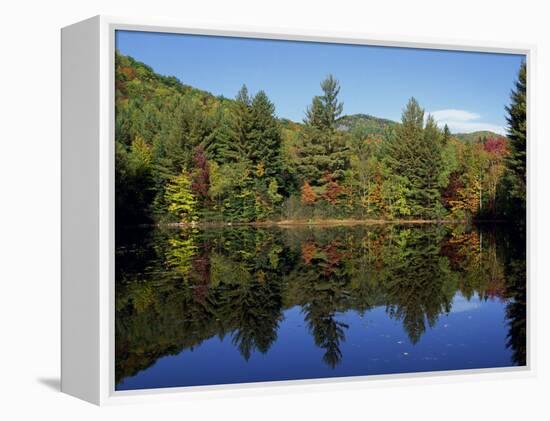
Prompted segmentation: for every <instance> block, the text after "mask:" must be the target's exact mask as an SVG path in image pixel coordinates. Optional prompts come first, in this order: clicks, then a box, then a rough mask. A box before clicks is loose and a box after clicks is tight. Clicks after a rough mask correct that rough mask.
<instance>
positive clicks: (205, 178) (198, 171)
mask: <svg viewBox="0 0 550 421" xmlns="http://www.w3.org/2000/svg"><path fill="white" fill-rule="evenodd" d="M209 189H210V168H209V165H208V158H207V157H206V154H205V153H204V148H203V147H202V146H200V145H199V146H197V147H196V148H195V149H194V150H193V172H192V180H191V191H192V192H193V194H194V195H195V197H196V198H197V200H198V202H199V203H200V204H201V205H203V206H206V205H208V204H209V202H210V198H209V196H208V190H209Z"/></svg>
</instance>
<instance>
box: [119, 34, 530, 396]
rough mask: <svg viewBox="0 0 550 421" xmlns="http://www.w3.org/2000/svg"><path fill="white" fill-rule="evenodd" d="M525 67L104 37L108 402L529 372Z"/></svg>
mask: <svg viewBox="0 0 550 421" xmlns="http://www.w3.org/2000/svg"><path fill="white" fill-rule="evenodd" d="M526 85H527V69H526V57H525V56H522V55H516V54H501V53H499V54H496V53H481V52H467V51H446V50H435V49H415V48H397V47H381V46H369V45H347V44H338V43H328V42H297V41H288V40H268V39H253V38H239V37H222V36H198V35H186V34H169V33H154V32H140V31H117V32H116V52H115V87H114V89H115V114H116V117H115V151H116V152H115V158H116V159H115V173H116V178H115V198H116V203H115V219H116V235H115V237H116V240H115V242H116V261H115V297H116V299H115V339H116V340H115V343H116V346H115V389H116V390H137V389H153V388H169V387H183V386H199V385H220V384H234V383H247V382H267V381H279V380H300V379H319V378H336V377H347V376H369V375H380V374H403V373H420V372H436V371H448V370H467V369H487V368H499V367H513V366H524V365H526V360H527V351H526V348H527V338H526V306H527V302H526V234H525V230H526V131H527V127H526V91H527V89H526V88H527V86H526Z"/></svg>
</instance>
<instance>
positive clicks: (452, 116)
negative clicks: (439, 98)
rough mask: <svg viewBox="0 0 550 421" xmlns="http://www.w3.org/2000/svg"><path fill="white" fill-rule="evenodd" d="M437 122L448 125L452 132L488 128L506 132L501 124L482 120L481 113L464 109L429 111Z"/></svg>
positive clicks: (440, 124)
mask: <svg viewBox="0 0 550 421" xmlns="http://www.w3.org/2000/svg"><path fill="white" fill-rule="evenodd" d="M430 114H431V115H432V116H433V118H434V119H435V121H436V122H437V124H438V125H439V126H440V127H443V126H444V125H445V124H446V125H447V126H449V129H450V130H451V132H452V133H472V132H477V131H480V130H489V131H491V132H495V133H498V134H502V135H504V134H506V130H505V128H504V127H502V126H498V125H496V124H492V123H487V122H485V121H483V120H482V118H481V115H479V114H477V113H472V112H470V111H466V110H454V109H448V110H437V111H433V112H431V113H430Z"/></svg>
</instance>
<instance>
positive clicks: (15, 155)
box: [0, 0, 550, 420]
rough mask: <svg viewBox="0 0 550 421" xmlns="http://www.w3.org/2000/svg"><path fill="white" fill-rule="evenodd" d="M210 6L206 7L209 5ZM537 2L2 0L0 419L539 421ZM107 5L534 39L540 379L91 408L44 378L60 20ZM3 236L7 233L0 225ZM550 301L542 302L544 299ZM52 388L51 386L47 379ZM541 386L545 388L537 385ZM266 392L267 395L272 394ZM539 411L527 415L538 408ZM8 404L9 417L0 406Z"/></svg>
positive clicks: (540, 85) (49, 343) (545, 351)
mask: <svg viewBox="0 0 550 421" xmlns="http://www.w3.org/2000/svg"><path fill="white" fill-rule="evenodd" d="M214 3H215V4H214ZM544 3H545V2H542V1H534V0H533V1H531V0H523V1H517V0H516V1H508V0H500V1H480V0H474V1H472V0H461V1H454V2H443V1H441V0H439V1H437V0H434V1H422V0H418V1H414V0H403V1H390V0H383V1H377V2H369V3H368V4H367V1H365V0H360V1H357V2H352V1H347V0H338V1H327V0H314V1H298V0H277V1H271V2H269V3H267V2H261V1H259V0H256V1H246V0H231V1H223V0H220V1H216V2H214V1H209V0H200V1H189V0H188V1H185V0H183V1H182V0H180V1H169V0H154V1H148V2H147V1H142V0H120V1H116V0H110V1H108V0H95V1H74V0H73V1H60V0H57V1H56V0H51V1H38V0H37V1H30V0H19V1H10V2H9V3H7V1H6V2H4V3H3V4H2V6H1V8H2V13H1V16H2V18H3V19H2V24H1V25H0V31H1V38H0V39H1V40H2V44H1V45H2V48H1V49H0V54H1V55H0V57H1V59H0V108H1V110H0V116H1V120H0V121H1V125H0V141H1V143H0V182H1V186H2V188H1V190H0V198H1V206H0V224H1V227H2V230H1V231H0V232H1V237H0V238H1V241H0V247H1V248H2V250H1V254H0V256H1V259H0V262H1V264H0V274H1V275H0V288H1V290H0V291H1V292H0V297H1V302H0V320H1V324H0V326H1V338H2V339H1V341H0V342H1V344H2V345H1V346H0V355H1V358H0V364H1V371H0V373H1V385H0V388H1V392H2V395H3V398H2V404H1V405H0V418H3V419H10V420H11V419H23V418H29V419H40V418H42V417H44V418H53V417H59V418H60V419H67V420H73V419H78V420H87V419H96V418H99V417H100V416H101V417H102V419H105V420H109V419H121V417H124V418H126V419H132V420H141V419H143V420H145V419H159V420H161V419H166V418H167V417H171V416H173V417H179V418H183V417H185V418H187V419H201V420H202V419H207V418H212V419H216V418H217V419H220V420H226V419H233V418H235V419H259V418H262V419H268V420H269V419H277V420H281V419H285V418H282V417H288V419H314V420H315V419H331V420H335V419H338V420H344V419H357V418H359V417H360V418H370V419H382V418H384V419H403V420H404V419H410V418H416V417H418V418H419V419H423V420H431V419H434V420H435V419H437V420H441V419H444V420H454V419H460V420H463V419H465V418H466V417H468V418H470V419H484V418H487V419H488V418H491V419H497V420H508V419H510V420H513V419H519V418H525V419H533V420H535V419H543V418H545V417H544V416H543V414H545V415H546V418H547V417H548V415H550V409H549V407H550V405H549V403H548V402H549V400H548V390H550V382H549V365H548V362H547V358H548V355H550V349H549V347H548V334H549V332H550V329H549V328H548V326H549V310H548V308H549V306H547V305H546V306H544V302H545V301H547V300H548V299H550V295H549V294H550V288H549V287H548V285H549V282H548V281H549V280H550V276H548V275H550V273H549V270H548V268H547V267H546V266H545V265H544V261H543V259H545V258H546V256H547V253H548V252H547V251H546V250H545V249H544V246H545V241H544V239H545V237H546V235H547V234H550V233H549V232H548V222H547V221H546V220H544V219H543V217H545V216H546V215H547V214H548V199H546V198H545V197H544V193H545V192H546V191H547V188H546V187H547V183H548V181H546V180H550V174H549V172H548V168H550V165H548V164H546V162H545V159H544V158H545V157H547V156H548V142H547V141H546V140H545V139H550V136H549V134H550V133H549V130H548V125H545V124H544V123H547V120H548V117H547V116H548V115H550V108H549V99H550V97H549V83H550V82H549V79H548V75H549V74H550V44H549V42H548V40H549V39H550V29H549V25H548V16H549V14H548V12H547V11H545V10H544V8H543V4H544ZM98 13H102V14H111V15H122V16H123V15H131V16H135V15H137V16H140V15H141V16H155V17H159V18H163V17H167V18H172V19H181V20H182V21H184V22H196V23H201V22H205V23H207V22H213V23H227V22H230V23H235V24H246V25H266V26H270V27H283V28H284V27H287V28H293V27H294V28H311V29H325V30H326V29H328V30H331V31H338V30H343V31H352V32H366V33H373V34H381V35H395V36H397V37H399V38H401V37H402V36H408V35H410V36H417V37H435V38H437V37H442V38H445V39H448V38H456V39H459V40H462V41H463V42H464V43H467V42H468V40H489V41H508V42H526V43H536V44H538V47H539V50H538V57H537V62H538V65H537V68H536V76H537V79H536V80H537V90H536V92H535V94H536V103H535V107H536V114H535V116H534V117H535V118H536V119H537V121H536V125H535V126H534V127H532V128H533V129H535V130H536V136H537V139H535V140H536V141H537V154H536V156H532V158H534V159H535V160H537V161H538V163H539V165H538V166H537V174H535V176H536V177H537V178H538V184H537V191H536V192H537V193H538V198H537V214H538V219H537V221H536V224H537V225H536V226H535V227H534V230H535V231H536V232H537V233H538V236H537V244H536V245H535V247H537V248H538V249H539V250H540V251H539V252H538V253H536V254H535V255H534V256H533V257H534V258H535V259H534V263H535V267H534V275H535V276H536V278H535V282H537V289H536V294H537V297H535V299H536V300H537V302H538V305H537V309H538V311H539V314H538V318H537V324H536V326H535V328H536V333H537V341H536V342H535V345H536V348H537V354H538V367H539V375H538V377H537V378H532V379H524V380H512V381H500V380H497V381H495V380H491V381H482V382H479V381H478V382H471V381H470V382H465V383H453V384H447V385H433V384H426V385H421V386H412V387H410V386H409V387H380V388H369V389H365V390H355V389H354V390H344V391H337V392H331V393H330V394H329V393H311V394H299V395H284V396H280V395H279V396H278V395H265V396H261V397H250V398H241V399H238V400H235V399H232V400H229V399H224V400H215V401H211V402H206V401H197V402H192V403H189V402H187V403H185V404H177V403H176V404H163V405H141V406H137V407H135V406H129V407H113V408H103V409H98V408H96V407H93V406H91V405H89V404H86V403H83V402H80V401H78V400H76V399H74V398H71V397H69V396H65V395H62V394H60V393H58V392H56V391H54V390H53V388H52V387H50V386H51V385H52V384H53V385H56V384H57V382H58V378H59V365H60V364H59V330H60V329H59V324H60V318H59V305H60V302H59V295H60V288H59V274H60V265H59V249H60V235H59V229H60V223H59V211H60V206H59V192H60V179H59V174H60V171H59V168H60V140H59V127H60V125H59V115H60V113H59V109H60V107H59V106H60V104H59V100H60V94H59V87H60V73H59V71H60V33H59V28H60V27H62V26H65V25H68V24H71V23H73V22H76V21H77V20H81V19H84V18H87V17H90V16H92V15H95V14H98ZM6 233H7V235H6ZM546 297H548V298H546ZM55 387H57V386H55ZM544 387H545V388H546V390H543V388H544ZM271 393H273V392H272V391H271ZM537 412H538V415H535V414H537ZM7 413H11V414H10V415H8V416H6V414H7Z"/></svg>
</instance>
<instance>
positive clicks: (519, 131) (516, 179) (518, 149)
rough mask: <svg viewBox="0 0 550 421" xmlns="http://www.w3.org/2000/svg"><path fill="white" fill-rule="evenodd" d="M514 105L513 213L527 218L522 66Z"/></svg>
mask: <svg viewBox="0 0 550 421" xmlns="http://www.w3.org/2000/svg"><path fill="white" fill-rule="evenodd" d="M511 100H512V103H511V104H510V105H509V106H507V107H506V112H507V114H508V115H507V117H506V120H507V122H508V138H509V139H510V153H509V155H508V158H507V168H508V177H507V184H508V188H509V191H507V192H505V193H506V194H507V195H511V196H512V200H511V202H512V203H511V207H512V212H514V213H515V214H516V216H518V217H521V218H523V219H524V218H525V202H526V156H527V67H526V64H525V63H523V64H522V65H521V68H520V71H519V75H518V80H517V81H516V86H515V89H514V90H513V91H512V94H511Z"/></svg>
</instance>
